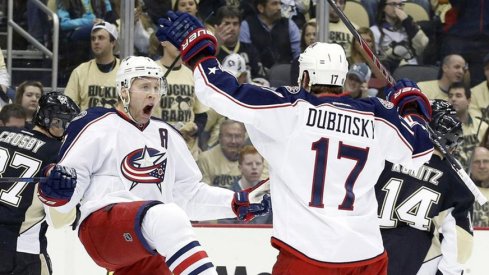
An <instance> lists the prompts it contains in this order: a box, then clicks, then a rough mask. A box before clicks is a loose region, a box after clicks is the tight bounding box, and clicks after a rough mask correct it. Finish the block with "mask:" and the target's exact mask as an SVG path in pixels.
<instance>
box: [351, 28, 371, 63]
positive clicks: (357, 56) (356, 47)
mask: <svg viewBox="0 0 489 275" xmlns="http://www.w3.org/2000/svg"><path fill="white" fill-rule="evenodd" d="M357 31H358V33H359V34H360V36H361V37H362V39H363V40H364V41H365V43H367V45H368V47H369V48H370V49H371V50H372V52H373V53H375V54H377V48H376V47H375V37H374V33H373V32H372V30H371V29H369V28H367V27H360V28H358V30H357ZM351 44H352V48H351V54H350V57H349V58H348V64H355V63H366V59H365V57H363V55H362V53H361V51H362V47H361V46H360V44H359V43H358V41H357V40H356V39H355V37H353V39H352V42H351Z"/></svg>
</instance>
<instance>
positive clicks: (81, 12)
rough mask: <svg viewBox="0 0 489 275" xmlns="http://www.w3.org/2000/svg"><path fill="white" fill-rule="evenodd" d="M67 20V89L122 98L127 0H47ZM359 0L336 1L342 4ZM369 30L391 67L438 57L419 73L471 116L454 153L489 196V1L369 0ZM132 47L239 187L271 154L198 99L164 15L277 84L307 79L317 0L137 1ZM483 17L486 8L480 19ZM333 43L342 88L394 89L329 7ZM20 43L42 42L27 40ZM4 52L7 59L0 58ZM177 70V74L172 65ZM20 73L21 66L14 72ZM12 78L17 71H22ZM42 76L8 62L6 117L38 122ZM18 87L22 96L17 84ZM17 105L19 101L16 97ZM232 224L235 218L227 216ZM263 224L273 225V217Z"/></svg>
mask: <svg viewBox="0 0 489 275" xmlns="http://www.w3.org/2000/svg"><path fill="white" fill-rule="evenodd" d="M14 2H15V7H14V8H15V10H16V11H18V12H14V14H16V16H17V20H18V21H19V22H24V25H25V27H26V29H27V30H28V31H29V33H30V34H31V35H32V36H33V37H34V38H35V39H37V40H38V41H39V42H40V43H42V44H43V45H45V46H47V47H51V46H52V45H50V36H51V35H52V34H51V29H52V27H51V23H50V21H49V20H50V19H49V18H48V17H47V16H46V15H45V14H43V13H41V12H40V11H39V10H38V8H36V6H35V5H33V4H32V2H31V1H30V0H24V1H14ZM43 2H44V3H45V4H46V5H48V6H49V7H50V8H51V9H52V10H54V11H56V13H57V15H58V16H59V20H60V28H61V35H60V46H61V52H60V66H59V67H60V70H61V71H60V75H59V78H58V82H59V84H60V86H62V87H63V89H64V93H65V94H66V95H68V96H69V97H70V98H72V99H73V100H74V101H75V102H76V103H77V104H78V105H79V106H80V108H81V109H82V110H85V109H87V108H90V107H95V106H102V107H107V108H111V107H114V106H115V104H116V103H117V100H118V95H117V93H116V90H115V86H114V83H115V76H116V73H117V70H118V68H119V64H120V56H119V55H118V45H117V42H118V33H119V27H120V14H119V11H120V5H121V1H118V0H56V1H55V0H49V1H48V0H44V1H43ZM348 2H349V1H346V0H337V1H336V3H337V5H338V6H339V7H340V9H342V10H344V9H345V7H346V5H348ZM357 2H360V3H361V4H362V6H363V7H364V8H365V10H366V11H367V13H368V16H369V24H370V26H369V27H366V26H362V27H358V26H356V27H358V32H359V33H360V34H361V36H362V38H363V39H364V40H365V42H366V43H367V44H368V45H369V47H370V48H371V49H372V50H373V51H374V52H375V53H376V54H377V56H378V57H379V59H380V61H381V62H382V64H383V65H384V66H385V67H386V68H387V69H388V70H389V71H390V72H393V73H394V72H395V71H396V70H397V69H398V68H401V67H403V66H413V65H414V66H426V65H431V66H436V67H437V68H438V77H437V78H433V79H431V80H426V81H422V82H419V83H418V85H419V86H420V88H421V89H422V91H423V92H424V93H426V94H427V96H428V98H429V99H444V100H447V101H448V102H450V103H451V104H452V105H453V107H454V109H455V110H456V112H457V117H458V118H459V120H460V121H461V122H462V124H463V143H462V146H461V148H460V150H459V151H457V152H456V156H457V158H458V159H459V161H460V162H461V163H462V165H463V166H464V167H465V169H466V170H467V171H468V172H471V176H472V178H473V179H474V181H475V182H476V184H477V185H478V186H479V187H480V189H481V190H482V191H483V192H484V193H485V194H486V196H487V195H488V193H489V191H488V190H489V142H488V141H487V140H488V136H489V132H488V130H487V129H488V126H489V118H488V112H487V109H488V107H489V9H487V8H485V9H484V8H483V6H482V5H483V4H484V2H486V4H489V3H487V2H488V1H479V0H477V1H475V0H465V1H456V0H450V1H447V0H430V1H429V0H416V1H412V2H414V3H417V4H419V5H420V6H421V7H422V8H423V9H425V10H426V12H427V13H428V14H429V15H430V20H429V21H415V20H414V19H413V17H412V16H411V15H409V14H407V13H406V12H405V11H404V10H403V7H404V4H405V3H404V1H401V0H361V1H357ZM135 7H136V8H135V11H134V12H135V20H134V31H135V33H134V38H135V39H134V41H135V43H134V51H135V53H136V55H143V56H148V57H150V58H152V59H153V60H156V61H158V63H159V64H160V65H161V67H162V69H163V71H164V72H165V73H166V74H167V75H166V78H167V82H168V93H167V95H165V96H164V97H162V99H161V101H160V104H159V106H157V111H156V112H155V113H156V114H157V116H158V117H159V118H161V119H163V120H164V121H166V122H168V123H170V124H172V125H173V126H174V127H176V128H177V129H179V130H180V132H181V133H182V135H183V137H184V138H185V140H186V142H187V145H188V147H189V149H190V150H191V152H192V154H193V156H194V159H195V160H196V162H197V163H198V165H199V168H200V169H201V172H202V174H203V180H204V181H205V182H206V183H208V184H210V185H215V186H221V187H226V188H229V189H231V190H234V191H238V190H240V189H245V188H248V187H250V186H253V185H254V184H256V183H258V182H259V181H260V180H262V179H265V178H266V177H267V175H268V168H267V163H266V161H265V160H264V159H263V157H261V156H260V155H259V153H258V152H257V151H256V150H255V149H254V148H253V146H252V144H251V142H250V141H249V139H248V138H247V134H246V129H245V127H244V125H243V124H242V123H240V122H237V121H232V120H228V119H227V118H226V117H222V116H221V115H219V114H217V113H216V112H215V111H214V110H212V109H210V108H209V107H207V106H204V105H203V104H201V103H200V102H199V100H198V99H197V98H196V96H195V93H194V82H193V77H192V71H191V70H190V69H189V68H187V67H185V66H184V65H183V64H182V61H181V59H180V58H179V51H178V49H177V48H175V47H174V46H173V45H172V44H171V43H169V42H168V41H166V40H165V38H164V37H161V36H159V35H158V32H157V30H158V19H159V18H160V17H162V16H164V15H165V14H166V12H167V11H169V10H175V11H180V12H188V13H190V14H192V15H195V16H196V17H198V18H199V19H200V20H202V22H203V23H205V25H206V27H207V28H208V29H209V30H211V31H212V32H213V33H214V34H215V35H216V37H217V39H218V42H219V51H218V54H217V56H218V59H219V60H220V61H221V62H222V65H223V68H225V69H227V70H228V71H229V72H230V73H232V74H233V75H234V76H235V77H236V78H237V79H238V81H239V82H240V83H254V84H256V85H262V86H271V87H277V86H281V85H294V86H295V85H297V79H298V78H299V75H298V74H299V65H298V64H299V62H298V60H299V54H300V53H301V52H302V51H303V50H304V49H305V48H306V47H307V46H309V45H311V44H313V43H314V42H315V41H316V39H317V37H316V32H317V28H318V25H317V23H316V20H315V12H316V1H313V0H295V1H292V0H282V1H280V0H254V1H237V0H220V1H217V0H214V1H211V0H200V1H198V0H172V1H169V0H159V1H158V0H136V2H135ZM474 14H477V16H474ZM329 21H330V22H329V42H334V43H338V44H340V45H342V46H343V47H344V49H345V51H346V54H347V58H348V61H349V64H350V71H349V72H348V74H347V79H346V82H345V85H344V87H345V88H344V89H345V93H349V94H350V96H351V97H353V98H362V97H373V96H378V97H381V98H385V95H384V92H383V90H384V87H385V86H386V85H387V83H386V82H385V81H384V80H383V79H382V75H381V74H380V71H379V70H378V69H376V68H372V67H370V66H369V65H368V64H367V60H366V58H365V56H364V55H363V54H362V52H361V47H360V46H359V44H358V41H356V40H355V39H354V38H353V36H352V35H351V33H350V31H349V30H348V29H347V28H346V26H345V24H344V23H343V22H342V21H341V20H340V18H339V17H338V16H337V14H336V13H335V12H334V11H333V10H332V9H330V13H329ZM16 45H17V46H19V47H25V48H32V46H30V45H28V44H22V43H21V42H17V44H16ZM2 61H3V57H2V58H1V59H0V62H2ZM167 71H169V72H167ZM14 73H15V74H17V72H14ZM12 77H13V76H12ZM42 82H43V79H36V78H32V79H27V80H26V81H22V83H10V82H9V76H8V75H6V68H5V64H4V63H0V87H1V91H0V100H1V101H2V102H3V105H4V106H3V108H2V110H1V111H0V123H2V125H5V126H14V127H26V128H29V127H32V116H33V113H34V112H35V110H36V109H37V101H38V100H39V98H40V96H41V94H42V93H43V90H44V87H43V84H42ZM9 87H10V89H15V91H16V92H15V93H12V92H10V93H9V92H8V90H9ZM7 103H9V104H7ZM487 207H488V206H487V205H486V206H484V207H478V206H476V207H475V211H474V226H483V227H487V226H489V220H488V217H489V209H487ZM222 222H223V223H229V222H236V221H227V220H226V221H222ZM255 222H258V223H262V222H265V223H271V217H270V218H269V217H264V218H263V219H259V220H257V221H255Z"/></svg>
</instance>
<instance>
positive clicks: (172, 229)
mask: <svg viewBox="0 0 489 275" xmlns="http://www.w3.org/2000/svg"><path fill="white" fill-rule="evenodd" d="M142 232H143V236H144V238H145V239H146V241H147V242H148V244H149V245H150V246H151V247H152V248H154V249H156V250H157V251H158V253H160V254H161V255H163V256H166V255H167V254H168V253H172V252H173V250H175V249H178V248H179V247H182V246H183V245H186V244H188V243H189V242H192V241H194V240H196V236H195V233H194V232H193V229H192V224H191V223H190V221H189V218H188V216H187V214H186V213H185V212H184V211H183V210H182V209H181V208H180V207H178V206H177V205H176V204H173V203H169V204H158V205H155V206H153V207H151V208H150V209H149V210H148V211H147V213H146V215H145V217H144V218H143V223H142Z"/></svg>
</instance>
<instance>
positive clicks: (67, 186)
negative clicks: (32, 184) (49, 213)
mask: <svg viewBox="0 0 489 275" xmlns="http://www.w3.org/2000/svg"><path fill="white" fill-rule="evenodd" d="M44 174H45V175H46V176H47V178H46V179H45V180H42V181H41V182H39V188H38V197H39V199H40V200H41V201H42V202H43V203H44V204H46V205H48V206H52V207H57V206H61V205H64V204H66V203H68V202H69V201H70V199H71V196H72V195H73V192H74V191H75V187H76V171H75V169H73V168H68V167H64V166H62V165H57V164H54V163H53V164H49V165H48V166H46V168H44Z"/></svg>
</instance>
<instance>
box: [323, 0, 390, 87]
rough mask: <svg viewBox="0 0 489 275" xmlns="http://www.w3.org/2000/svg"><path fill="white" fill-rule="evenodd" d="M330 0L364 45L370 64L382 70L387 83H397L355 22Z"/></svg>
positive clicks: (349, 28) (362, 45) (356, 37)
mask: <svg viewBox="0 0 489 275" xmlns="http://www.w3.org/2000/svg"><path fill="white" fill-rule="evenodd" d="M328 2H329V5H330V6H331V7H332V8H333V9H334V10H335V12H336V14H338V16H339V17H340V19H341V21H343V23H344V24H345V26H346V27H347V28H348V30H349V31H350V32H351V33H352V34H353V36H354V37H355V39H356V40H357V41H358V43H359V44H360V46H361V47H362V49H363V51H364V53H365V54H366V55H367V56H368V58H367V63H369V65H370V66H371V67H375V68H377V69H378V70H379V71H380V73H381V74H382V76H383V77H384V78H385V80H386V81H387V84H388V85H390V86H394V84H395V83H396V81H395V80H394V78H393V77H392V76H391V74H390V73H389V72H388V71H387V69H386V68H385V67H384V65H382V63H380V61H379V59H378V58H377V56H375V54H374V53H373V52H372V50H371V49H370V47H369V46H368V44H367V42H365V40H364V39H363V38H362V36H361V35H360V34H359V33H358V31H357V29H356V28H355V27H354V26H353V24H352V23H351V21H350V20H349V19H348V17H346V15H345V13H343V11H342V10H341V9H340V8H338V7H337V6H336V4H335V1H334V0H328Z"/></svg>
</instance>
